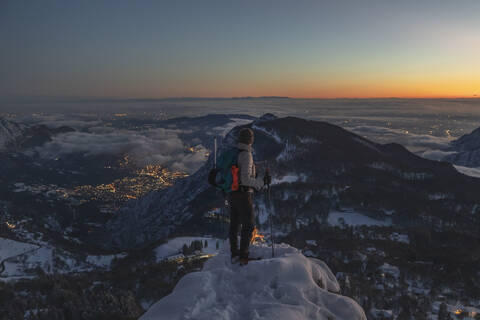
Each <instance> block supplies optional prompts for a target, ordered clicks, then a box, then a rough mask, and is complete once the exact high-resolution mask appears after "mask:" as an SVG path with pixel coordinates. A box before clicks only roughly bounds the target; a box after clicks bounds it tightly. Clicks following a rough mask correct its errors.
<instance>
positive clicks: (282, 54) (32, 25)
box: [0, 0, 480, 98]
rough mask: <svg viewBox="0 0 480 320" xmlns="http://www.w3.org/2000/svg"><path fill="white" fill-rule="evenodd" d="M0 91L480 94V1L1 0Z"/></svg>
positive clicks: (169, 94) (100, 94) (147, 95)
mask: <svg viewBox="0 0 480 320" xmlns="http://www.w3.org/2000/svg"><path fill="white" fill-rule="evenodd" d="M0 39H1V50H0V96H54V97H86V98H94V97H95V98H98V97H112V98H164V97H232V96H271V95H276V96H290V97H319V98H336V97H453V96H455V97H458V96H460V97H474V96H475V95H476V96H480V1H478V0H458V1H454V0H449V1H447V0H431V1H422V0H415V1H411V0H402V1H388V0H379V1H367V0H365V1H362V0H352V1H342V0H336V1H334V0H331V1H302V0H297V1H294V0H290V1H283V0H273V1H269V0H268V1H267V0H254V1H250V0H242V1H229V0H223V1H206V0H195V1H181V0H180V1H133V0H132V1H120V0H112V1H68V0H62V1H48V0H46V1H19V0H13V1H7V0H2V1H0Z"/></svg>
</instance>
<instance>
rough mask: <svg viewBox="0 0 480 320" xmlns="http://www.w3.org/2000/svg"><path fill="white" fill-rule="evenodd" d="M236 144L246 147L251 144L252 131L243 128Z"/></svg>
mask: <svg viewBox="0 0 480 320" xmlns="http://www.w3.org/2000/svg"><path fill="white" fill-rule="evenodd" d="M238 142H241V143H245V144H248V145H252V144H253V131H252V129H249V128H243V129H242V130H240V132H239V133H238Z"/></svg>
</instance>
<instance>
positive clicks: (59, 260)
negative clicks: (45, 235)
mask: <svg viewBox="0 0 480 320" xmlns="http://www.w3.org/2000/svg"><path fill="white" fill-rule="evenodd" d="M125 256H126V254H124V253H120V254H116V255H98V256H97V255H95V256H94V255H90V256H87V258H86V259H85V260H84V259H83V258H82V256H79V255H76V254H73V253H71V252H68V251H65V250H61V249H56V248H54V247H52V246H51V245H49V244H48V243H44V242H41V241H39V242H38V243H36V244H32V243H26V242H20V241H15V240H10V239H5V238H0V261H3V264H2V265H0V278H2V279H6V280H15V279H22V278H32V277H34V276H35V275H36V273H35V272H33V271H32V270H34V269H36V268H40V269H42V270H43V271H44V272H45V273H47V274H53V273H60V274H65V273H75V272H85V271H89V270H92V269H94V268H104V269H109V268H110V265H111V262H112V260H113V259H114V258H123V257H125Z"/></svg>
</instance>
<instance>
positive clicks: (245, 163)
mask: <svg viewBox="0 0 480 320" xmlns="http://www.w3.org/2000/svg"><path fill="white" fill-rule="evenodd" d="M237 148H238V149H240V150H241V151H240V153H239V154H238V161H237V164H238V168H239V169H240V185H241V186H245V187H252V188H255V189H256V190H260V189H261V188H262V187H263V185H264V184H263V179H262V178H260V177H259V178H255V176H256V174H255V164H254V163H253V156H252V146H251V145H248V144H245V143H241V142H239V143H237ZM245 151H246V152H245Z"/></svg>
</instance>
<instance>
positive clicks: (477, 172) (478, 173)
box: [453, 165, 480, 178]
mask: <svg viewBox="0 0 480 320" xmlns="http://www.w3.org/2000/svg"><path fill="white" fill-rule="evenodd" d="M453 167H454V168H455V169H456V170H457V171H458V172H460V173H461V174H464V175H466V176H470V177H474V178H480V168H469V167H463V166H457V165H453Z"/></svg>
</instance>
